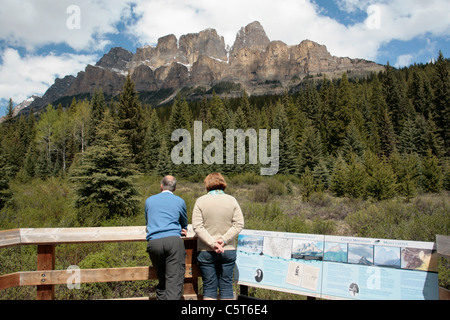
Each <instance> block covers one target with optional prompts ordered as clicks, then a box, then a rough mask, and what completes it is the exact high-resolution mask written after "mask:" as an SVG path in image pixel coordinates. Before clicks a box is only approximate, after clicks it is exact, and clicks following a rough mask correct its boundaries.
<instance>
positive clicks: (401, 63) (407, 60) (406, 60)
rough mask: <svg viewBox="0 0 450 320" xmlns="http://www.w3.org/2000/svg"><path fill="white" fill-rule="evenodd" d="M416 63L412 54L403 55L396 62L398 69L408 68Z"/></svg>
mask: <svg viewBox="0 0 450 320" xmlns="http://www.w3.org/2000/svg"><path fill="white" fill-rule="evenodd" d="M413 62H414V56H413V55H412V54H403V55H401V56H398V57H397V61H396V62H395V65H394V66H395V67H396V68H402V67H408V66H410V65H411V64H412V63H413Z"/></svg>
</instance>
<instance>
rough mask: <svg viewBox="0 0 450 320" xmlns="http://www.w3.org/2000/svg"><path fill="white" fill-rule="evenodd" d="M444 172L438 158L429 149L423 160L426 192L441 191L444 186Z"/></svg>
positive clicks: (423, 177)
mask: <svg viewBox="0 0 450 320" xmlns="http://www.w3.org/2000/svg"><path fill="white" fill-rule="evenodd" d="M443 182H444V181H443V172H442V167H441V166H440V165H439V160H438V158H437V157H436V156H435V155H434V154H433V153H432V151H431V150H428V152H427V155H426V157H424V158H423V160H422V187H423V189H424V191H425V192H439V191H441V190H442V187H443Z"/></svg>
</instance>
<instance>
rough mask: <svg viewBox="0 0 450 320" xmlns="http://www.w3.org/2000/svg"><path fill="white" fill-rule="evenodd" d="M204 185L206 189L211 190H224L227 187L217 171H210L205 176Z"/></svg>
mask: <svg viewBox="0 0 450 320" xmlns="http://www.w3.org/2000/svg"><path fill="white" fill-rule="evenodd" d="M204 182H205V187H206V191H208V192H209V191H211V190H225V188H226V187H227V183H226V182H225V178H224V177H223V176H222V175H221V174H220V173H218V172H213V173H210V174H209V175H208V176H207V177H206V178H205V181H204Z"/></svg>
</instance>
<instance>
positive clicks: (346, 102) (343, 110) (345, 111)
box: [330, 73, 355, 148]
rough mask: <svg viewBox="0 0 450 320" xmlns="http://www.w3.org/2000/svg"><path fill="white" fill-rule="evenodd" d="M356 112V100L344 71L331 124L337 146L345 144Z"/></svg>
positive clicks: (333, 143)
mask: <svg viewBox="0 0 450 320" xmlns="http://www.w3.org/2000/svg"><path fill="white" fill-rule="evenodd" d="M354 113H355V101H354V99H353V93H352V90H351V86H350V83H349V81H348V77H347V74H346V73H344V74H343V75H342V78H341V83H340V85H339V88H338V91H337V104H336V109H335V110H334V114H333V121H332V122H331V123H330V126H331V137H330V138H331V143H332V145H333V146H334V147H335V148H340V147H341V146H342V145H343V142H344V138H345V134H346V132H347V127H348V126H349V125H350V122H351V120H352V117H353V115H354Z"/></svg>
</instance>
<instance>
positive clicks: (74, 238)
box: [20, 226, 195, 245]
mask: <svg viewBox="0 0 450 320" xmlns="http://www.w3.org/2000/svg"><path fill="white" fill-rule="evenodd" d="M146 234H147V233H146V227H145V226H131V227H97V228H39V229H33V228H28V229H20V240H21V244H28V245H30V244H63V243H93V242H119V241H120V242H124V241H145V237H146ZM194 237H195V233H194V232H193V230H192V226H189V227H188V235H187V237H186V238H185V239H187V240H189V239H193V238H194Z"/></svg>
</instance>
